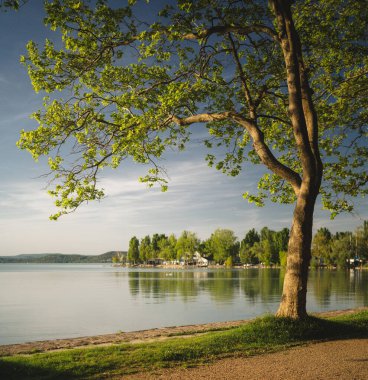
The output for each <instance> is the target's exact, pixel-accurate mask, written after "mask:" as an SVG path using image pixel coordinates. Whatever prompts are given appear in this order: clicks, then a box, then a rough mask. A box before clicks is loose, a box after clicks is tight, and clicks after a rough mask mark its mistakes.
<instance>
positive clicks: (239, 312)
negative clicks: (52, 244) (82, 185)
mask: <svg viewBox="0 0 368 380" xmlns="http://www.w3.org/2000/svg"><path fill="white" fill-rule="evenodd" d="M283 279H284V272H283V271H282V270H279V269H256V268H247V269H240V270H224V269H216V270H209V269H195V268H193V269H189V270H169V269H143V268H137V269H130V268H121V267H118V268H114V267H111V266H109V267H107V266H106V265H104V266H102V265H101V266H99V267H97V266H90V265H85V266H81V265H79V266H73V265H63V266H61V265H58V266H47V265H46V266H44V265H33V266H32V265H23V266H22V265H20V264H9V265H7V264H3V265H1V266H0V344H7V343H16V342H25V341H32V340H42V339H56V338H66V337H73V336H74V337H76V336H86V335H96V334H104V333H110V332H116V331H132V330H142V329H148V328H155V327H163V326H173V325H187V324H196V323H208V322H218V321H229V320H238V319H248V318H254V317H256V316H259V315H262V314H265V313H267V312H271V313H272V312H275V311H276V310H277V307H278V304H279V301H280V296H281V292H282V284H283ZM367 283H368V271H355V272H354V271H350V272H349V271H330V270H315V271H312V272H311V273H310V280H309V290H308V305H307V307H308V310H309V311H310V312H321V311H327V310H336V309H346V308H354V307H360V306H368V287H367Z"/></svg>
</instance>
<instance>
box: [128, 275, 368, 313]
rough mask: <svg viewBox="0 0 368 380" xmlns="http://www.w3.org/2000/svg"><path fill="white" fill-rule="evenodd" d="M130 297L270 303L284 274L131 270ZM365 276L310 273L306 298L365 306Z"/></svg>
mask: <svg viewBox="0 0 368 380" xmlns="http://www.w3.org/2000/svg"><path fill="white" fill-rule="evenodd" d="M127 275H128V278H129V290H130V294H131V295H132V297H140V296H141V297H143V298H146V299H150V298H153V299H155V300H157V301H162V302H163V301H165V300H167V299H169V298H180V299H181V301H183V302H188V301H193V300H194V299H197V298H198V297H200V296H203V295H206V296H209V297H210V298H211V300H212V301H214V302H219V303H224V302H226V303H233V302H235V301H236V300H239V297H241V298H245V299H246V300H247V301H248V302H250V303H251V304H254V303H259V302H271V301H273V300H275V299H277V298H278V297H280V295H281V293H282V285H283V280H284V271H283V270H280V269H269V268H263V269H256V268H248V269H244V270H222V269H219V270H205V269H198V270H196V269H193V270H172V271H168V270H146V271H140V270H132V271H129V272H128V273H127ZM367 281H368V272H366V271H331V270H327V269H325V270H324V269H319V270H312V271H311V272H310V276H309V290H308V298H309V299H310V302H311V303H312V304H315V305H318V306H322V307H323V308H326V307H329V306H333V305H336V308H339V306H338V305H337V304H336V302H337V299H338V300H339V302H344V300H347V301H348V300H351V299H352V298H354V299H355V300H356V303H359V304H364V305H366V304H367V303H368V291H367Z"/></svg>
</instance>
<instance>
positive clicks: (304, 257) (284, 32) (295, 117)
mask: <svg viewBox="0 0 368 380" xmlns="http://www.w3.org/2000/svg"><path fill="white" fill-rule="evenodd" d="M291 4H292V1H290V0H270V5H271V8H272V9H273V11H274V13H275V16H276V20H277V25H278V32H279V39H280V43H281V49H282V52H283V56H284V60H285V68H286V79H287V85H288V93H289V116H290V120H291V124H292V128H293V133H294V138H295V142H296V146H297V148H298V153H299V157H300V160H301V168H302V183H301V186H300V188H299V189H298V190H297V191H296V195H297V201H296V205H295V210H294V219H293V225H292V227H291V232H290V239H289V247H288V257H287V265H286V274H285V279H284V288H283V294H282V298H281V303H280V307H279V310H278V311H277V314H276V315H277V316H282V317H291V318H303V317H305V316H306V315H307V311H306V301H307V281H308V268H309V263H310V260H311V243H312V228H313V212H314V205H315V202H316V198H317V196H318V193H319V189H320V185H321V179H322V171H323V166H322V161H321V158H320V153H319V148H318V122H317V114H316V111H315V109H314V106H313V100H312V91H311V89H310V86H309V81H308V76H307V71H306V69H305V66H304V62H303V54H302V48H301V43H300V38H299V35H298V32H297V30H296V29H295V25H294V22H293V18H292V12H291Z"/></svg>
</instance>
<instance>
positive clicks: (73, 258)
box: [0, 251, 126, 264]
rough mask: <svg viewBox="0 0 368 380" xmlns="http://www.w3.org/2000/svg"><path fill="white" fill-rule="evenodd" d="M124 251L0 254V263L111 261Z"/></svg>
mask: <svg viewBox="0 0 368 380" xmlns="http://www.w3.org/2000/svg"><path fill="white" fill-rule="evenodd" d="M117 254H122V255H126V252H124V251H109V252H105V253H103V254H101V255H65V254H62V253H35V254H28V255H25V254H23V255H17V256H0V263H40V264H41V263H44V264H53V263H111V262H112V257H113V256H115V255H117Z"/></svg>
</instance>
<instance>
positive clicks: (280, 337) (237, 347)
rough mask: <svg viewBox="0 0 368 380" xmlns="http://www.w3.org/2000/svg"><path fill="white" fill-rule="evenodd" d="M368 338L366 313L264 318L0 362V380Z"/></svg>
mask: <svg viewBox="0 0 368 380" xmlns="http://www.w3.org/2000/svg"><path fill="white" fill-rule="evenodd" d="M367 337H368V311H366V310H365V311H361V312H358V313H355V314H350V315H343V316H339V317H335V318H331V319H320V318H314V317H309V318H307V319H305V320H302V321H294V320H290V319H281V318H275V317H273V316H267V317H264V318H259V319H256V320H254V321H253V322H251V323H247V324H245V325H243V326H240V327H237V328H233V329H228V330H225V331H217V332H208V333H205V334H202V335H200V336H195V337H177V338H172V339H169V340H164V341H160V342H155V343H142V344H119V345H110V346H106V347H95V348H79V349H69V350H63V351H55V352H49V353H38V354H31V355H17V356H12V357H3V358H0V378H1V379H9V380H11V379H22V380H23V379H24V380H26V379H37V380H42V379H45V380H46V379H102V378H110V377H113V376H115V375H116V376H118V375H124V374H129V373H134V372H138V371H150V370H154V369H157V368H160V367H171V366H178V365H181V366H193V365H198V364H201V363H208V362H210V361H213V360H215V359H217V358H220V357H224V356H230V355H242V356H250V355H256V354H260V353H265V352H271V351H277V350H280V349H283V348H286V347H290V346H293V345H301V344H304V343H306V342H310V341H316V340H318V341H319V340H327V339H328V340H332V339H346V338H367Z"/></svg>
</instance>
